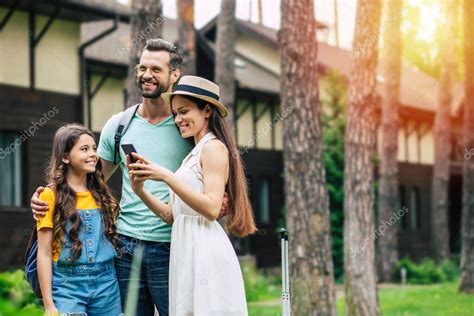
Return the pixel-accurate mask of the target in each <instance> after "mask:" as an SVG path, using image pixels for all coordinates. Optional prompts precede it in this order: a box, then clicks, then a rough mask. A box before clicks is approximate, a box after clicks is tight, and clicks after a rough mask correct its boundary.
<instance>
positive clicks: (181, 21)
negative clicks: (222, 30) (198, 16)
mask: <svg viewBox="0 0 474 316" xmlns="http://www.w3.org/2000/svg"><path fill="white" fill-rule="evenodd" d="M176 6H177V9H178V47H179V48H180V50H181V53H182V56H183V64H182V66H181V75H183V76H185V75H195V74H196V31H195V29H194V0H177V3H176Z"/></svg>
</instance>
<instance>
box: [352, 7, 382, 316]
mask: <svg viewBox="0 0 474 316" xmlns="http://www.w3.org/2000/svg"><path fill="white" fill-rule="evenodd" d="M380 16H381V2H380V0H359V1H357V15H356V28H355V33H354V42H353V47H352V53H351V58H352V70H351V74H350V79H349V99H348V100H349V111H348V120H347V127H346V133H345V159H346V160H345V170H344V192H345V198H344V271H345V300H346V305H345V313H346V315H350V316H359V315H360V316H373V315H379V314H380V309H379V303H378V296H377V281H376V271H375V253H374V239H375V233H374V216H373V209H374V189H373V186H374V154H375V139H376V119H375V107H376V94H375V88H376V67H377V53H378V47H377V46H378V34H379V27H380Z"/></svg>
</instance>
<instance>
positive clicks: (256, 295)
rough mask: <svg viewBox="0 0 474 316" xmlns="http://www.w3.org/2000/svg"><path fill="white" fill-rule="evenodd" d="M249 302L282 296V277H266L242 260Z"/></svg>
mask: <svg viewBox="0 0 474 316" xmlns="http://www.w3.org/2000/svg"><path fill="white" fill-rule="evenodd" d="M241 268H242V275H243V277H244V285H245V294H246V296H247V302H255V301H263V300H268V299H272V298H275V297H280V295H281V277H265V276H264V275H263V274H261V273H259V272H258V271H257V269H256V268H255V267H254V266H253V265H252V264H250V263H244V262H241Z"/></svg>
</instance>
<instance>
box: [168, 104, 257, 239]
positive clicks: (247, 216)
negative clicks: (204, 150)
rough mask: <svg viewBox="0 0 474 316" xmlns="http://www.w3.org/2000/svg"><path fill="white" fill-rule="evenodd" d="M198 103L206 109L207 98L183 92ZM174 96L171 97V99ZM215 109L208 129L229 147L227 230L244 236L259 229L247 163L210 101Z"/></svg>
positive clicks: (199, 107)
mask: <svg viewBox="0 0 474 316" xmlns="http://www.w3.org/2000/svg"><path fill="white" fill-rule="evenodd" d="M181 97H184V98H186V99H188V100H189V101H191V102H193V103H194V104H196V105H197V107H198V109H199V110H201V111H202V110H204V108H205V107H206V105H207V104H208V103H207V102H205V101H203V100H200V99H197V98H194V97H190V96H187V95H181ZM172 100H173V99H171V101H172ZM210 108H211V109H212V113H211V116H210V117H209V120H208V124H209V125H208V127H209V130H210V131H211V132H212V133H214V135H216V137H217V138H218V139H219V140H220V141H221V142H223V143H224V145H225V146H226V147H227V150H228V151H229V180H228V181H227V184H226V187H225V191H226V192H227V195H228V208H227V209H228V211H227V223H226V228H227V230H228V231H229V232H230V233H231V234H233V235H235V236H238V237H245V236H247V235H250V234H253V233H255V232H256V231H257V227H256V226H255V221H254V218H253V210H252V206H251V205H250V201H249V198H248V194H247V182H246V178H245V173H244V167H243V164H242V160H241V158H240V154H239V150H238V148H237V145H236V144H235V142H234V138H233V137H232V132H231V130H230V128H229V126H228V125H227V123H226V122H225V120H224V118H223V117H222V116H220V115H219V112H218V110H217V108H216V107H215V106H212V105H210Z"/></svg>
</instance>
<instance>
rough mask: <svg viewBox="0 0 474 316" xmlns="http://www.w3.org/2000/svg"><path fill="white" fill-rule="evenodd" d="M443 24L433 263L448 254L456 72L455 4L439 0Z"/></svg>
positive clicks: (437, 130) (434, 199) (436, 127)
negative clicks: (444, 13)
mask: <svg viewBox="0 0 474 316" xmlns="http://www.w3.org/2000/svg"><path fill="white" fill-rule="evenodd" d="M443 5H444V10H443V11H444V12H446V17H447V21H446V27H445V28H443V30H444V34H443V36H442V42H441V47H443V49H442V50H441V76H440V79H439V84H438V87H439V90H438V109H437V111H436V117H435V123H434V137H435V161H434V166H433V184H432V200H431V201H432V202H431V203H432V204H431V207H432V211H431V233H432V238H431V242H432V244H431V248H432V252H433V255H434V258H435V260H436V261H437V262H440V261H441V260H442V259H444V258H447V257H448V256H449V225H448V211H449V208H448V184H449V174H450V155H451V148H452V145H451V102H452V99H453V85H454V76H455V71H456V50H455V47H456V46H455V45H453V44H452V42H451V41H452V38H453V36H454V34H456V15H457V9H458V6H457V5H456V4H455V3H453V2H451V1H447V2H443Z"/></svg>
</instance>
